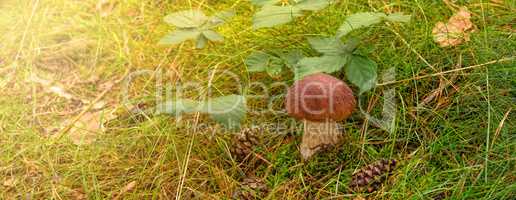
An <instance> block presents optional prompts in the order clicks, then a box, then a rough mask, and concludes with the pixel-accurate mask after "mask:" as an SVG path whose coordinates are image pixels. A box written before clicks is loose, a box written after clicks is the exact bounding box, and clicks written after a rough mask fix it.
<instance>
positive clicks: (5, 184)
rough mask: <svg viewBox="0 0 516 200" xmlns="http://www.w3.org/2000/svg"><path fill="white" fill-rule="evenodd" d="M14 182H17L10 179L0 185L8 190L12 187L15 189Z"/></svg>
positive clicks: (12, 178)
mask: <svg viewBox="0 0 516 200" xmlns="http://www.w3.org/2000/svg"><path fill="white" fill-rule="evenodd" d="M16 182H17V181H16V179H15V178H14V177H11V178H9V179H7V180H5V181H4V182H3V184H2V185H3V186H5V187H8V188H14V187H16Z"/></svg>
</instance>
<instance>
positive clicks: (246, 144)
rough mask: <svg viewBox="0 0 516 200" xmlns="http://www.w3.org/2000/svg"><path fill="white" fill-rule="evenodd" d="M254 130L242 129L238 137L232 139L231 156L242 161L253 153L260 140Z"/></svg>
mask: <svg viewBox="0 0 516 200" xmlns="http://www.w3.org/2000/svg"><path fill="white" fill-rule="evenodd" d="M256 132H257V131H256V129H249V128H246V129H242V131H241V132H240V134H239V135H236V136H235V137H234V138H233V146H232V147H231V154H233V155H234V156H235V157H236V158H237V159H238V160H243V159H244V158H246V157H247V155H249V154H251V153H252V152H253V147H255V146H258V145H260V138H259V137H258V136H257V135H256Z"/></svg>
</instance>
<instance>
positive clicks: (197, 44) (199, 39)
mask: <svg viewBox="0 0 516 200" xmlns="http://www.w3.org/2000/svg"><path fill="white" fill-rule="evenodd" d="M207 43H208V39H207V38H206V37H204V35H199V37H197V41H196V42H195V48H196V49H202V48H204V47H205V46H206V44H207Z"/></svg>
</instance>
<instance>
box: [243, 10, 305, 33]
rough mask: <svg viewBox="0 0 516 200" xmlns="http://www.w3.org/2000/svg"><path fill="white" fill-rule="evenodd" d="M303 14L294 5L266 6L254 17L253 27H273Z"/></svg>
mask: <svg viewBox="0 0 516 200" xmlns="http://www.w3.org/2000/svg"><path fill="white" fill-rule="evenodd" d="M300 16H302V12H301V10H300V9H299V8H296V7H293V6H264V7H263V8H262V9H261V10H260V11H258V12H257V13H256V14H255V15H254V18H253V28H254V29H258V28H263V27H273V26H276V25H280V24H285V23H288V22H290V21H292V20H293V19H294V18H296V17H300Z"/></svg>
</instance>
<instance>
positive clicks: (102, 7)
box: [96, 0, 117, 17]
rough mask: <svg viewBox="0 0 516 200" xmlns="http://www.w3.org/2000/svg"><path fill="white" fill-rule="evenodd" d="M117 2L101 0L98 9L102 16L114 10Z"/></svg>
mask: <svg viewBox="0 0 516 200" xmlns="http://www.w3.org/2000/svg"><path fill="white" fill-rule="evenodd" d="M116 4H117V2H116V1H114V0H99V1H98V2H97V6H96V9H97V12H98V13H99V14H100V16H101V17H107V16H109V15H110V14H111V13H112V12H113V9H114V8H115V6H116Z"/></svg>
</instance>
